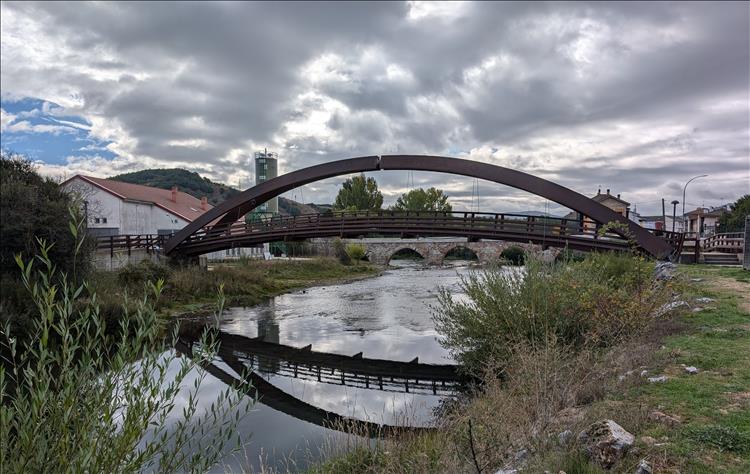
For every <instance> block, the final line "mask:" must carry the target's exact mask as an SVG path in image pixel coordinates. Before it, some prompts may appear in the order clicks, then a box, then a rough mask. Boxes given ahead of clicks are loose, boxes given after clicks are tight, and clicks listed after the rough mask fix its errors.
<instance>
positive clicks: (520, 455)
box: [513, 448, 529, 464]
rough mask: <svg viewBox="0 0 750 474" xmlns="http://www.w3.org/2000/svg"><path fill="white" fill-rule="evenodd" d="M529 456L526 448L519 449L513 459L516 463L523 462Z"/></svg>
mask: <svg viewBox="0 0 750 474" xmlns="http://www.w3.org/2000/svg"><path fill="white" fill-rule="evenodd" d="M528 458H529V450H528V449H526V448H523V449H519V450H518V451H516V455H515V456H513V461H514V462H515V463H516V464H523V463H525V462H526V460H527V459H528Z"/></svg>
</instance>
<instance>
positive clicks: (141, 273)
mask: <svg viewBox="0 0 750 474" xmlns="http://www.w3.org/2000/svg"><path fill="white" fill-rule="evenodd" d="M171 273H172V271H171V270H170V268H169V267H168V266H166V265H160V264H158V263H155V262H152V261H151V260H143V261H142V262H140V263H138V264H137V265H134V264H132V263H131V264H128V265H126V266H124V267H122V268H121V269H120V270H118V271H117V280H118V281H119V282H120V283H121V284H122V285H125V286H127V287H129V288H134V287H137V288H143V286H144V285H145V284H146V283H147V282H155V281H158V280H163V281H166V280H168V279H169V276H170V274H171Z"/></svg>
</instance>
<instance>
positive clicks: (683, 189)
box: [682, 174, 708, 232]
mask: <svg viewBox="0 0 750 474" xmlns="http://www.w3.org/2000/svg"><path fill="white" fill-rule="evenodd" d="M707 176H708V175H707V174H701V175H698V176H693V177H692V178H690V179H689V180H688V182H687V183H685V186H684V187H683V188H682V231H683V232H685V231H686V230H687V229H685V191H687V187H688V184H690V182H691V181H692V180H694V179H698V178H705V177H707Z"/></svg>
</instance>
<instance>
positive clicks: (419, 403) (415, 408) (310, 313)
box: [177, 262, 469, 472]
mask: <svg viewBox="0 0 750 474" xmlns="http://www.w3.org/2000/svg"><path fill="white" fill-rule="evenodd" d="M465 264H466V262H463V264H461V263H458V264H456V263H454V264H453V265H451V266H446V267H440V268H426V267H422V266H419V265H415V264H407V263H402V264H401V266H400V267H397V268H389V269H388V270H387V271H385V272H384V273H383V274H382V275H380V276H377V277H374V278H369V279H365V280H359V281H354V282H350V283H346V284H339V285H332V286H320V287H313V288H308V289H305V290H299V291H296V292H293V293H288V294H284V295H281V296H277V297H275V298H273V299H271V300H269V301H267V302H266V303H263V304H261V305H257V306H254V307H250V308H229V309H228V310H227V311H226V312H225V314H224V315H223V318H222V320H221V323H220V330H221V333H222V335H223V336H224V338H225V339H226V340H227V341H229V342H230V343H231V344H233V345H232V346H231V347H232V349H231V350H230V349H227V350H226V353H227V354H228V356H229V357H231V360H234V361H235V362H236V363H240V362H242V363H243V364H244V365H245V367H252V369H253V370H254V373H255V376H256V377H262V379H263V380H265V381H266V382H268V388H269V389H270V392H269V391H268V390H266V391H265V392H266V393H265V394H264V393H261V398H260V401H259V402H258V403H256V404H255V406H254V407H253V409H252V412H251V413H250V414H249V415H248V416H247V417H245V418H244V419H243V420H242V421H241V423H240V425H239V430H240V431H241V434H242V435H243V437H244V438H245V441H246V443H247V444H246V446H245V449H244V452H243V453H240V455H239V456H236V455H235V456H234V457H232V456H228V457H227V458H225V460H224V462H225V465H224V466H220V467H218V468H217V469H216V472H223V471H224V470H227V469H228V468H231V469H233V470H234V471H239V470H241V469H242V468H243V467H244V469H246V470H247V469H248V468H250V469H252V470H253V471H255V470H258V469H259V467H260V466H261V464H262V463H263V464H265V465H267V466H271V467H275V468H279V469H282V470H286V469H292V470H294V467H293V466H296V467H297V468H299V469H303V468H304V467H305V466H306V465H307V463H309V462H311V461H312V462H314V461H316V460H317V459H318V458H319V456H320V450H321V447H323V446H326V445H330V444H331V443H333V444H335V443H338V442H342V439H341V436H342V435H341V434H340V433H338V432H336V431H334V430H331V429H328V428H325V427H323V426H319V425H318V424H316V421H315V420H316V416H319V415H320V413H333V414H336V415H340V416H343V417H347V418H350V419H356V420H362V421H369V422H372V423H377V424H386V425H399V426H403V425H409V426H428V425H429V424H430V422H431V419H432V417H433V411H434V409H435V408H437V407H438V406H439V405H440V403H441V401H443V400H445V399H446V398H450V397H451V396H452V393H453V392H452V391H451V384H450V383H448V385H447V386H446V385H445V384H444V381H443V382H440V381H438V382H434V381H433V382H434V383H433V382H430V381H429V380H410V379H409V377H408V376H407V377H406V378H405V379H404V378H399V377H396V378H390V379H389V378H388V377H387V376H386V377H380V378H379V379H378V377H375V376H372V375H366V376H362V375H357V374H356V372H357V370H358V369H357V368H356V366H357V364H359V362H358V361H357V359H359V358H362V359H363V360H364V362H367V361H368V360H371V359H387V360H391V361H400V362H412V363H413V364H416V363H417V362H418V363H419V364H436V365H449V364H452V362H453V361H452V359H451V357H450V355H449V354H448V352H447V351H446V350H445V349H444V348H443V347H441V346H440V344H439V342H438V340H437V336H438V335H437V333H436V331H435V328H434V324H433V321H432V318H431V315H432V308H433V307H434V306H435V305H436V304H437V294H438V288H440V287H446V288H448V289H449V290H450V291H451V292H452V293H453V294H454V295H458V294H460V285H459V283H460V280H459V275H460V274H464V273H466V272H468V271H469V267H468V266H466V265H465ZM310 345H311V347H305V346H310ZM279 347H282V348H283V347H287V348H291V349H286V352H284V350H281V354H282V358H281V359H279V358H278V357H277V356H278V355H279V349H278V348H279ZM301 348H304V350H305V351H309V354H315V355H317V354H321V353H322V354H323V355H320V356H319V358H320V359H321V360H323V361H324V362H323V364H324V366H323V367H324V368H323V369H322V371H321V368H320V366H319V365H315V364H310V365H309V366H308V365H306V364H299V363H298V362H299V361H300V359H302V361H303V362H304V361H305V356H304V354H305V353H304V352H301V351H300V350H299V349H301ZM264 351H265V352H264ZM268 351H271V354H270V356H269V352H268ZM287 353H289V355H288V356H287V355H286V354H287ZM360 353H361V354H360ZM237 354H240V356H237ZM263 354H265V355H263ZM337 355H338V356H347V357H350V356H355V358H354V365H355V368H352V369H350V370H344V369H342V370H337V369H335V368H333V369H330V371H329V369H328V366H326V365H325V363H327V362H326V361H328V360H329V359H333V360H334V361H337V360H338V359H336V356H337ZM237 357H239V358H237ZM415 358H418V361H414V359H415ZM227 360H229V359H227ZM290 360H291V361H292V362H289V361H290ZM294 361H296V362H294ZM376 362H377V361H376ZM227 363H228V364H230V365H231V362H227ZM374 365H377V364H374ZM381 365H383V364H381ZM386 365H387V364H386ZM403 366H404V365H403V364H402V365H400V366H399V367H397V369H398V370H401V369H400V367H403ZM368 367H369V366H368ZM419 367H422V366H421V365H420V366H419ZM424 367H429V366H426V365H425V366H424ZM407 369H411V367H407ZM225 370H226V368H225ZM365 370H369V368H365ZM391 370H392V369H391ZM321 374H322V376H321ZM194 377H195V375H194V374H193V375H192V377H191V378H194ZM435 377H437V375H436V376H435ZM426 378H429V377H427V376H426ZM258 380H260V379H258ZM319 380H320V381H319ZM187 382H188V383H192V380H190V379H189V380H188V381H187ZM381 386H382V388H383V390H381ZM225 389H226V385H225V383H224V382H222V381H221V380H219V379H217V378H215V377H213V376H211V375H209V376H207V378H206V380H205V381H204V384H203V386H202V387H201V391H200V394H199V395H200V399H201V401H204V400H205V403H206V404H207V403H210V402H211V401H212V400H213V399H214V398H215V397H216V394H217V393H218V391H220V390H225ZM264 400H265V401H266V403H264ZM272 400H276V402H275V403H272ZM279 400H280V401H279ZM290 407H292V408H291V409H290ZM179 408H180V407H179V406H178V407H177V409H178V410H179ZM316 408H317V410H315V409H316ZM290 413H291V414H290Z"/></svg>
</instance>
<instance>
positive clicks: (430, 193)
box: [393, 188, 453, 212]
mask: <svg viewBox="0 0 750 474" xmlns="http://www.w3.org/2000/svg"><path fill="white" fill-rule="evenodd" d="M393 209H394V210H397V211H437V212H452V211H453V207H452V206H451V205H450V204H449V203H448V195H447V194H445V193H444V192H443V191H442V190H440V189H436V188H430V189H428V190H426V191H425V190H424V189H422V188H418V189H412V190H411V191H409V192H408V193H404V194H402V195H401V197H399V198H398V200H397V201H396V204H395V205H394V206H393Z"/></svg>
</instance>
